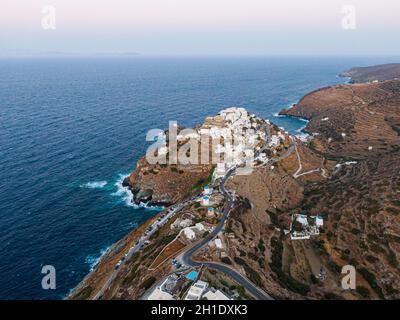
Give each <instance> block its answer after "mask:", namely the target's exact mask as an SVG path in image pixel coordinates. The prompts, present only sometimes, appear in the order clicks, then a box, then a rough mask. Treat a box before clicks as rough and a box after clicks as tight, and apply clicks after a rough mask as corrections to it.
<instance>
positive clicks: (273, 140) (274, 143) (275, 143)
mask: <svg viewBox="0 0 400 320" xmlns="http://www.w3.org/2000/svg"><path fill="white" fill-rule="evenodd" d="M279 144H280V139H279V137H278V136H275V135H272V136H271V141H270V142H269V145H270V146H271V147H277V146H279Z"/></svg>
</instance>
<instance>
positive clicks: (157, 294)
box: [147, 277, 175, 300]
mask: <svg viewBox="0 0 400 320" xmlns="http://www.w3.org/2000/svg"><path fill="white" fill-rule="evenodd" d="M168 280H169V278H168V277H167V278H166V279H165V280H164V282H163V283H162V284H161V285H160V286H157V287H156V288H155V289H154V290H153V292H152V293H151V294H150V295H149V296H148V297H147V300H175V299H174V298H173V296H172V295H171V294H169V293H168V292H165V291H163V290H162V289H161V288H162V287H163V285H164V284H165V283H167V282H168Z"/></svg>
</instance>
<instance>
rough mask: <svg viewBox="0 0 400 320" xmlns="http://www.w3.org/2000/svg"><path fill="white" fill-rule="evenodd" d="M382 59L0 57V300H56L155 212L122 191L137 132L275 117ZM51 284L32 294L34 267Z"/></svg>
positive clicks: (37, 283) (282, 121)
mask: <svg viewBox="0 0 400 320" xmlns="http://www.w3.org/2000/svg"><path fill="white" fill-rule="evenodd" d="M390 61H393V59H390V58H387V57H386V58H385V57H375V58H373V57H347V58H346V57H283V58H282V57H280V58H278V57H264V58H262V57H259V58H183V57H181V58H172V57H171V58H156V57H152V58H145V57H132V58H36V59H22V58H21V59H1V60H0V156H1V157H0V299H62V298H63V297H65V295H66V294H68V292H69V290H71V289H72V288H73V287H74V286H76V285H77V284H78V283H79V281H81V280H82V279H83V278H84V277H85V275H87V274H88V272H89V271H90V269H91V268H92V267H93V265H94V264H95V263H96V262H97V261H98V260H99V258H100V256H101V254H102V253H104V252H105V250H106V249H107V248H108V247H109V246H110V245H111V244H112V243H114V242H115V241H117V240H119V239H120V238H122V237H123V236H124V235H126V234H127V233H128V232H129V231H131V230H132V229H134V228H136V227H137V225H139V224H140V223H142V222H143V221H145V220H146V219H148V218H149V217H151V216H152V215H154V214H155V212H157V211H156V210H155V209H148V208H143V207H134V206H132V205H129V199H128V194H127V193H125V192H124V191H123V190H122V189H121V188H120V187H119V184H118V183H119V182H120V181H121V179H122V177H123V176H124V175H126V174H128V173H129V172H130V171H132V170H133V169H134V166H135V163H136V161H137V160H138V159H139V158H140V157H141V156H142V155H143V154H144V152H145V150H146V148H147V147H148V146H149V143H148V142H146V141H145V135H146V132H147V130H149V129H152V128H161V129H165V128H167V126H168V121H169V120H177V121H178V124H180V125H183V126H193V125H196V124H199V123H201V122H202V121H203V120H204V118H205V117H206V116H207V115H213V114H215V113H217V112H218V111H219V110H220V109H222V108H226V107H230V106H243V107H246V108H247V109H248V110H250V111H251V112H253V113H255V114H257V115H259V116H262V117H266V118H270V119H271V120H273V121H274V122H276V123H277V124H279V125H280V126H283V127H285V128H286V129H288V130H289V131H291V132H294V133H295V132H296V131H297V130H298V129H299V128H301V127H302V126H304V122H303V121H301V120H299V119H293V118H282V117H274V114H276V113H277V112H279V110H280V109H282V108H284V107H288V106H290V105H291V104H293V103H294V102H296V101H298V100H299V99H300V98H301V97H302V96H303V95H304V94H306V93H307V92H309V91H311V90H314V89H316V88H318V87H323V86H327V85H332V84H336V83H342V82H343V81H344V79H341V78H338V77H337V76H336V75H337V74H338V73H339V72H340V71H343V70H345V69H347V68H349V67H352V66H355V65H357V66H358V65H369V64H376V63H383V62H390ZM43 265H53V266H55V268H56V270H57V289H56V290H43V289H42V288H41V278H42V276H43V275H42V274H41V267H42V266H43Z"/></svg>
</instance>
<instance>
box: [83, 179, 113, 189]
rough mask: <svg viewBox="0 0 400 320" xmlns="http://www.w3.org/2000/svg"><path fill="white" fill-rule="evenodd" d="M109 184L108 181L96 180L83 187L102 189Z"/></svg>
mask: <svg viewBox="0 0 400 320" xmlns="http://www.w3.org/2000/svg"><path fill="white" fill-rule="evenodd" d="M106 185H107V181H94V182H88V183H85V184H82V185H81V188H88V189H102V188H104V187H105V186H106Z"/></svg>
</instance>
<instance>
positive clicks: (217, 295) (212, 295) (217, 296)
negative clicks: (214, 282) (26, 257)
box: [203, 290, 231, 300]
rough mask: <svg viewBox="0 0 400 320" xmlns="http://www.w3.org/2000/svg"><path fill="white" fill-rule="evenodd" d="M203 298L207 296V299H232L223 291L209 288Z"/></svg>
mask: <svg viewBox="0 0 400 320" xmlns="http://www.w3.org/2000/svg"><path fill="white" fill-rule="evenodd" d="M203 298H206V299H207V300H231V299H230V298H229V297H227V296H226V295H225V294H224V293H223V292H221V291H219V290H217V291H215V292H213V291H211V290H208V291H207V292H206V293H205V294H204V295H203Z"/></svg>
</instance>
